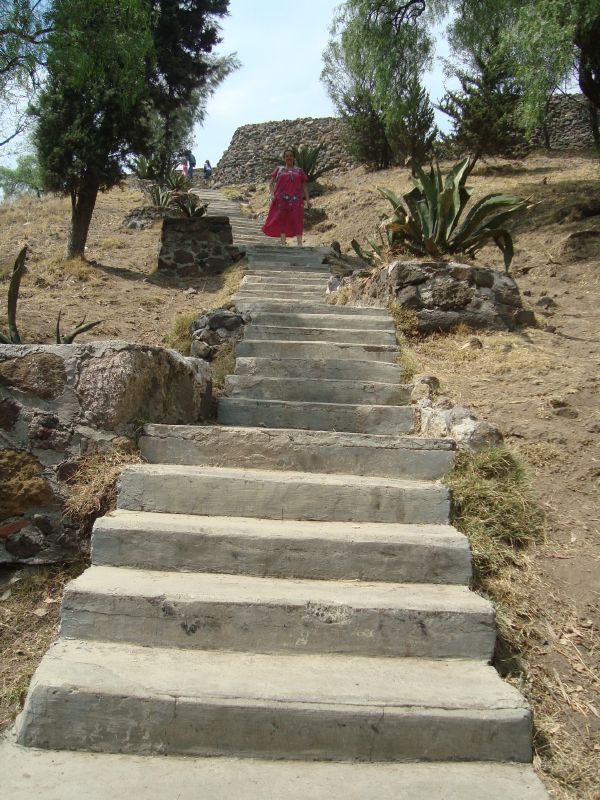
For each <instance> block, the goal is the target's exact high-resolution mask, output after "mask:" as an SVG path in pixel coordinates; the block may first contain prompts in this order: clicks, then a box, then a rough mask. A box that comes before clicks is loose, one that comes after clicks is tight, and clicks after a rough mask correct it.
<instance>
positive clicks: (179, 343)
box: [165, 311, 201, 356]
mask: <svg viewBox="0 0 600 800" xmlns="http://www.w3.org/2000/svg"><path fill="white" fill-rule="evenodd" d="M200 313H201V312H197V311H192V312H186V313H185V314H177V316H176V317H175V319H174V320H173V323H172V325H171V330H170V331H169V333H168V334H167V336H166V340H165V344H166V345H167V347H172V348H173V350H177V351H178V352H179V353H181V355H183V356H189V354H190V347H191V346H192V333H191V330H190V326H191V324H192V322H193V321H194V320H195V319H196V318H197V317H198V316H199V315H200Z"/></svg>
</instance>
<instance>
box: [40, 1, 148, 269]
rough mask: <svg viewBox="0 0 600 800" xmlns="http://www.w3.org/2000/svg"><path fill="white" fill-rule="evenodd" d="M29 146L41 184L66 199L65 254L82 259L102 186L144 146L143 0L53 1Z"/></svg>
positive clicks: (116, 179) (114, 180)
mask: <svg viewBox="0 0 600 800" xmlns="http://www.w3.org/2000/svg"><path fill="white" fill-rule="evenodd" d="M50 21H51V24H52V27H53V31H52V32H51V33H50V34H49V37H48V62H47V63H48V66H47V70H48V75H47V81H46V84H45V86H44V89H43V91H42V92H41V94H40V97H39V100H38V103H37V106H36V109H35V115H36V117H37V122H36V127H35V132H34V143H35V146H36V150H37V156H38V160H39V164H40V170H41V174H42V180H43V184H44V188H45V189H46V190H48V191H51V192H56V193H59V194H65V195H68V196H70V198H71V228H70V233H69V240H68V244H67V253H66V255H67V258H75V257H77V256H83V254H84V250H85V243H86V240H87V234H88V230H89V225H90V221H91V218H92V214H93V211H94V206H95V203H96V198H97V195H98V192H99V191H105V190H106V189H109V188H111V187H112V186H115V185H116V184H117V183H118V182H119V181H120V180H121V178H122V163H123V159H124V158H125V156H126V155H128V154H129V153H131V152H136V151H137V150H139V149H140V148H141V147H142V146H143V141H144V133H145V131H144V126H143V124H142V122H141V120H143V119H144V116H145V111H146V103H147V87H146V81H145V74H144V70H143V69H141V67H142V66H143V64H144V62H145V60H146V59H147V58H148V56H149V53H150V52H151V47H152V42H151V38H150V35H149V15H148V8H147V6H146V4H145V3H144V1H143V0H110V2H106V0H55V2H54V6H53V8H52V11H51V15H50Z"/></svg>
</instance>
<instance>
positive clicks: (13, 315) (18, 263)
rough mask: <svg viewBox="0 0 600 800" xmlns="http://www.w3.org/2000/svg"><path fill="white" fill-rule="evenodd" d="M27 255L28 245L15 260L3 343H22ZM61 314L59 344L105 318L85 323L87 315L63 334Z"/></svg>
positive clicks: (66, 342) (57, 327) (58, 324)
mask: <svg viewBox="0 0 600 800" xmlns="http://www.w3.org/2000/svg"><path fill="white" fill-rule="evenodd" d="M26 256H27V245H25V247H23V248H22V250H21V251H20V253H19V255H18V256H17V258H16V260H15V265H14V267H13V271H12V276H11V279H10V284H9V287H8V336H7V335H6V334H4V333H2V332H1V331H0V343H1V344H22V342H21V337H20V335H19V330H18V328H17V303H18V301H19V289H20V288H21V278H22V277H23V275H24V274H25V273H26V272H27V268H26V267H25V258H26ZM60 316H61V312H60V311H59V312H58V319H57V321H56V342H57V344H72V343H73V340H74V339H75V337H76V336H78V335H79V334H80V333H84V332H85V331H89V330H91V329H92V328H94V327H95V326H96V325H100V323H101V322H103V321H104V320H97V321H96V322H88V323H87V324H84V323H85V317H84V318H83V319H82V320H81V322H80V323H79V325H77V327H75V328H73V330H72V331H70V332H69V333H67V335H66V336H61V333H60Z"/></svg>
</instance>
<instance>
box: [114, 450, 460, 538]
mask: <svg viewBox="0 0 600 800" xmlns="http://www.w3.org/2000/svg"><path fill="white" fill-rule="evenodd" d="M117 507H118V508H123V509H128V510H129V511H158V512H172V513H177V514H203V515H210V514H216V515H217V516H227V517H240V516H244V517H262V518H264V519H294V520H315V521H329V520H332V521H338V522H348V521H352V522H404V523H419V524H423V525H425V524H435V525H440V524H442V525H445V524H447V523H448V514H449V496H448V490H447V488H446V487H445V486H442V485H440V484H432V483H427V482H423V481H407V480H400V479H394V478H379V477H377V478H373V477H367V476H355V475H326V474H321V473H304V472H285V471H283V470H282V471H279V472H274V471H270V470H257V469H231V468H225V467H220V468H218V467H188V466H179V465H170V464H136V465H131V466H128V467H125V469H124V470H123V472H122V474H121V480H120V491H119V496H118V502H117Z"/></svg>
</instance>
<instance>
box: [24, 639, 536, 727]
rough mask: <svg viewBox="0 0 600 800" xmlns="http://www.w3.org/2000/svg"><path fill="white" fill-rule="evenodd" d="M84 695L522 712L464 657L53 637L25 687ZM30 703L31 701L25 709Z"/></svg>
mask: <svg viewBox="0 0 600 800" xmlns="http://www.w3.org/2000/svg"><path fill="white" fill-rule="evenodd" d="M41 686H44V687H47V688H50V687H54V689H57V688H63V689H65V690H67V691H68V692H72V691H79V692H81V693H91V694H94V695H99V694H106V695H113V696H114V695H118V696H120V695H123V696H126V697H128V698H132V697H137V698H147V697H150V696H161V697H168V698H170V699H171V700H172V701H173V703H174V702H175V699H176V698H177V697H185V698H188V699H196V700H200V701H204V702H207V703H211V704H221V703H225V704H234V705H237V706H243V705H245V704H248V703H252V704H267V705H272V704H277V705H280V704H285V705H287V706H293V707H298V708H302V707H304V708H306V707H307V706H312V707H313V708H315V707H324V708H327V707H337V708H338V709H343V708H345V709H347V710H348V711H349V712H351V711H356V709H357V708H364V709H372V710H374V711H375V710H379V712H381V711H382V709H383V708H385V711H386V713H394V712H395V713H399V714H404V713H406V712H411V711H414V712H416V713H417V714H418V713H419V711H420V710H423V709H427V708H434V709H435V710H436V711H437V712H438V713H442V714H443V713H444V712H446V713H453V712H457V711H458V712H464V713H467V714H468V713H474V714H476V715H477V714H481V713H483V714H490V713H491V714H493V713H494V712H498V713H500V714H502V713H503V712H505V713H508V714H517V715H522V714H523V713H528V711H529V707H528V704H527V703H526V701H525V699H524V698H523V697H522V696H521V695H520V693H519V692H518V691H517V690H516V689H515V688H514V687H512V686H510V685H509V684H506V683H504V682H503V681H502V679H501V678H500V676H499V675H498V673H497V672H496V670H495V669H494V668H493V667H491V666H488V665H486V664H484V663H483V662H481V661H478V660H474V659H445V660H436V659H420V658H414V659H411V658H406V659H404V658H380V657H367V656H348V655H322V654H303V653H294V654H293V655H288V654H281V653H269V654H262V653H247V652H236V651H224V650H180V649H172V648H164V647H151V648H149V647H142V646H139V645H130V644H117V643H112V642H94V641H80V640H76V639H69V640H67V639H61V640H59V641H58V642H56V643H55V644H54V645H53V646H52V647H51V648H50V650H49V652H48V654H47V655H46V656H45V657H44V659H43V661H42V662H41V664H40V667H39V669H38V671H37V673H36V675H35V676H34V679H33V682H32V689H33V694H34V696H35V692H36V689H37V688H38V687H41ZM34 705H35V702H34Z"/></svg>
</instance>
